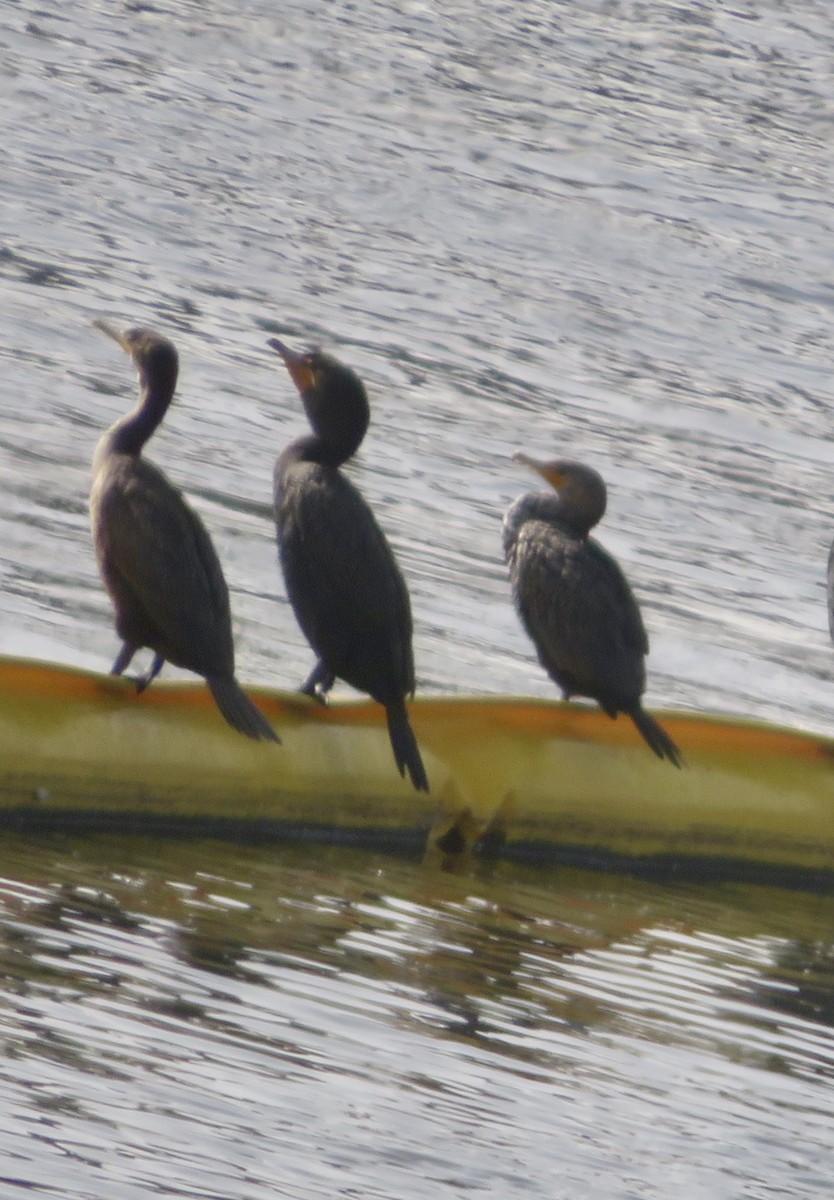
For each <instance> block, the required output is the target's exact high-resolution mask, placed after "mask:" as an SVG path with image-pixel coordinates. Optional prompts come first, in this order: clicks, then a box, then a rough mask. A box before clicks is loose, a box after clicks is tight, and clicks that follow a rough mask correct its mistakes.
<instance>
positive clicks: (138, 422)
mask: <svg viewBox="0 0 834 1200" xmlns="http://www.w3.org/2000/svg"><path fill="white" fill-rule="evenodd" d="M95 325H96V327H97V328H98V329H101V330H102V331H103V332H104V333H106V334H108V335H109V336H110V337H112V338H114V339H115V341H117V342H118V343H119V345H120V346H121V347H122V349H123V350H124V351H125V352H126V353H127V354H129V355H130V357H131V358H132V359H133V362H134V365H135V367H136V371H137V373H138V375H139V387H140V393H139V403H138V404H137V406H136V408H135V409H134V410H133V412H131V413H129V414H128V415H127V416H125V417H122V418H121V420H119V421H117V422H116V424H115V425H113V426H112V428H110V429H109V430H108V431H107V433H105V435H104V436H103V437H102V439H101V441H100V442H99V444H98V446H97V447H96V452H95V456H94V458H93V485H92V490H91V492H90V516H91V520H92V527H93V542H94V544H95V550H96V558H97V559H98V565H99V570H100V571H101V577H102V579H103V581H104V585H105V587H106V588H107V591H108V592H109V593H110V598H111V600H112V601H113V607H114V609H115V614H116V632H117V633H118V634H119V637H121V638H122V639H123V642H124V645H123V646H122V648H121V650H120V651H119V653H118V655H117V656H116V661H115V662H114V663H113V670H112V673H113V674H114V675H121V674H122V672H123V671H124V670H125V669H126V668H127V666H128V664H129V663H130V661H131V659H132V658H133V656H134V654H135V653H136V651H137V650H138V649H140V648H141V647H142V646H148V647H149V648H150V649H151V650H153V652H154V660H153V663H152V665H151V668H150V670H149V671H148V673H147V675H145V676H143V677H142V678H141V679H139V680H137V687H138V689H139V691H143V690H144V689H145V688H146V687H147V686H148V684H149V683H150V682H151V681H152V680H153V679H154V678H155V677H156V676H157V675H158V674H159V671H160V670H161V668H162V664H163V663H164V662H165V660H166V659H167V660H168V661H169V662H172V663H174V664H175V665H176V666H178V667H185V668H186V669H187V670H189V671H196V673H197V674H198V675H203V676H204V677H205V680H206V683H207V684H208V685H209V687H210V688H211V692H212V695H213V696H214V698H215V700H216V701H217V706H218V708H219V709H220V711H221V713H222V714H223V716H224V717H225V718H226V720H227V721H228V723H229V724H230V725H231V726H232V727H233V728H234V729H237V730H238V731H239V732H240V733H244V734H246V736H247V737H251V738H255V739H264V740H268V741H272V742H277V741H280V739H279V737H278V735H277V734H276V733H275V731H274V729H273V728H272V726H271V725H270V724H269V722H268V721H267V720H266V718H265V717H264V716H263V715H262V714H261V713H260V712H259V710H258V709H257V708H256V707H255V705H254V704H253V703H252V701H251V700H250V699H249V697H248V696H246V695H245V694H244V692H243V691H241V689H240V686H239V685H238V683H237V680H236V679H235V675H234V670H235V666H234V646H233V643H232V620H231V614H230V611H229V593H228V589H227V587H226V581H225V579H224V578H223V571H222V569H221V567H220V562H219V561H218V558H217V554H216V553H215V550H214V546H213V545H212V543H211V539H210V538H209V535H208V533H207V532H206V530H205V527H204V525H203V523H202V521H201V520H200V518H199V517H198V516H197V514H196V513H194V512H192V510H191V509H190V508H189V506H188V505H187V504H186V502H185V501H184V500H183V498H182V496H181V494H180V493H179V492H178V491H177V489H176V488H175V487H173V486H172V485H171V484H170V483H169V482H168V480H167V479H166V477H165V476H164V475H163V474H162V472H161V471H160V470H158V468H157V467H155V466H153V465H152V464H151V463H149V462H148V461H147V459H144V458H142V448H143V447H144V445H145V443H146V442H147V440H148V438H149V437H150V436H151V435H152V434H153V432H154V431H155V429H156V428H157V426H158V425H159V423H160V421H161V420H162V418H163V417H164V416H165V413H166V411H167V409H168V405H169V404H170V403H171V400H172V398H173V395H174V389H175V387H176V384H177V371H178V359H177V352H176V349H175V348H174V346H173V345H172V343H171V342H169V341H168V339H167V338H164V337H161V336H160V335H159V334H158V333H154V332H153V330H150V329H129V330H127V332H126V333H120V332H119V331H118V330H117V329H114V328H113V327H112V326H111V325H109V324H108V323H107V322H106V321H96V322H95Z"/></svg>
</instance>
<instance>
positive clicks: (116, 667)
mask: <svg viewBox="0 0 834 1200" xmlns="http://www.w3.org/2000/svg"><path fill="white" fill-rule="evenodd" d="M135 653H136V647H135V646H131V644H130V642H123V643H122V648H121V650H120V651H119V653H118V654H117V655H116V661H115V662H114V663H113V666H112V667H111V668H110V674H111V675H121V674H122V673H123V671H124V670H125V668H126V667H128V666H130V661H131V659H132V658H133V656H134V654H135Z"/></svg>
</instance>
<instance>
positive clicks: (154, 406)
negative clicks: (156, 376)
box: [108, 376, 176, 456]
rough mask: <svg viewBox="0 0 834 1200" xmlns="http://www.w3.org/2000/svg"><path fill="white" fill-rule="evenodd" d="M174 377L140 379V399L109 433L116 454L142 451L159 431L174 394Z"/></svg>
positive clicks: (136, 453)
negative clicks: (153, 379) (152, 379)
mask: <svg viewBox="0 0 834 1200" xmlns="http://www.w3.org/2000/svg"><path fill="white" fill-rule="evenodd" d="M175 387H176V376H175V377H174V378H173V379H166V380H159V381H154V382H148V381H147V380H145V379H143V380H142V381H141V386H140V391H139V403H138V404H137V405H136V408H134V410H133V411H132V412H130V413H128V414H127V416H125V417H122V418H121V419H120V420H118V421H117V422H116V424H115V425H114V426H113V427H112V429H111V430H110V432H109V434H108V441H109V448H110V450H111V451H112V453H114V454H130V455H134V456H136V455H139V454H141V453H142V448H143V447H144V445H145V443H146V442H147V441H148V439H149V438H150V437H151V436H152V435H153V434H154V433H155V432H156V430H157V428H158V427H159V424H160V422H161V421H162V418H163V417H164V416H165V413H166V412H167V411H168V406H169V405H170V403H171V400H172V399H173V396H174V388H175Z"/></svg>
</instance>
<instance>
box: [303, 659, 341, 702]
mask: <svg viewBox="0 0 834 1200" xmlns="http://www.w3.org/2000/svg"><path fill="white" fill-rule="evenodd" d="M335 682H336V676H335V675H334V674H333V672H332V671H331V670H329V669H328V667H327V666H326V665H325V663H324V662H322V660H321V659H319V661H318V662H317V663H316V665H315V666H314V667H313V669H312V671H311V672H310V674H309V676H308V677H307V679H306V680H305V682H304V683H302V685H301V687H300V688H299V689H298V690H299V692H301V693H302V695H304V696H311V697H312V698H313V700H318V702H319V704H326V703H327V693H328V692H329V691H330V689H331V688H332V687H333V684H334V683H335Z"/></svg>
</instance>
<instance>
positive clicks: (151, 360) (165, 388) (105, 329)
mask: <svg viewBox="0 0 834 1200" xmlns="http://www.w3.org/2000/svg"><path fill="white" fill-rule="evenodd" d="M93 325H94V326H95V328H96V329H100V330H101V331H102V333H106V334H107V336H108V337H111V338H113V340H114V341H115V342H118V343H119V345H120V346H121V348H122V349H123V350H124V352H125V353H126V354H129V355H130V357H131V358H132V359H133V363H134V366H135V367H136V372H137V374H138V375H139V379H140V381H141V383H142V385H143V386H144V387H152V388H153V389H154V390H157V389H158V390H159V391H160V392H164V393H166V394H169V395H173V392H174V388H175V387H176V386H177V372H178V370H179V358H178V356H177V351H176V347H175V346H174V344H173V342H170V341H169V340H168V338H166V337H163V336H162V334H161V333H156V332H155V331H154V330H153V329H142V328H139V329H127V330H125V331H124V332H122V331H121V330H119V329H116V328H115V326H113V325H111V324H110V323H109V321H93Z"/></svg>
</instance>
